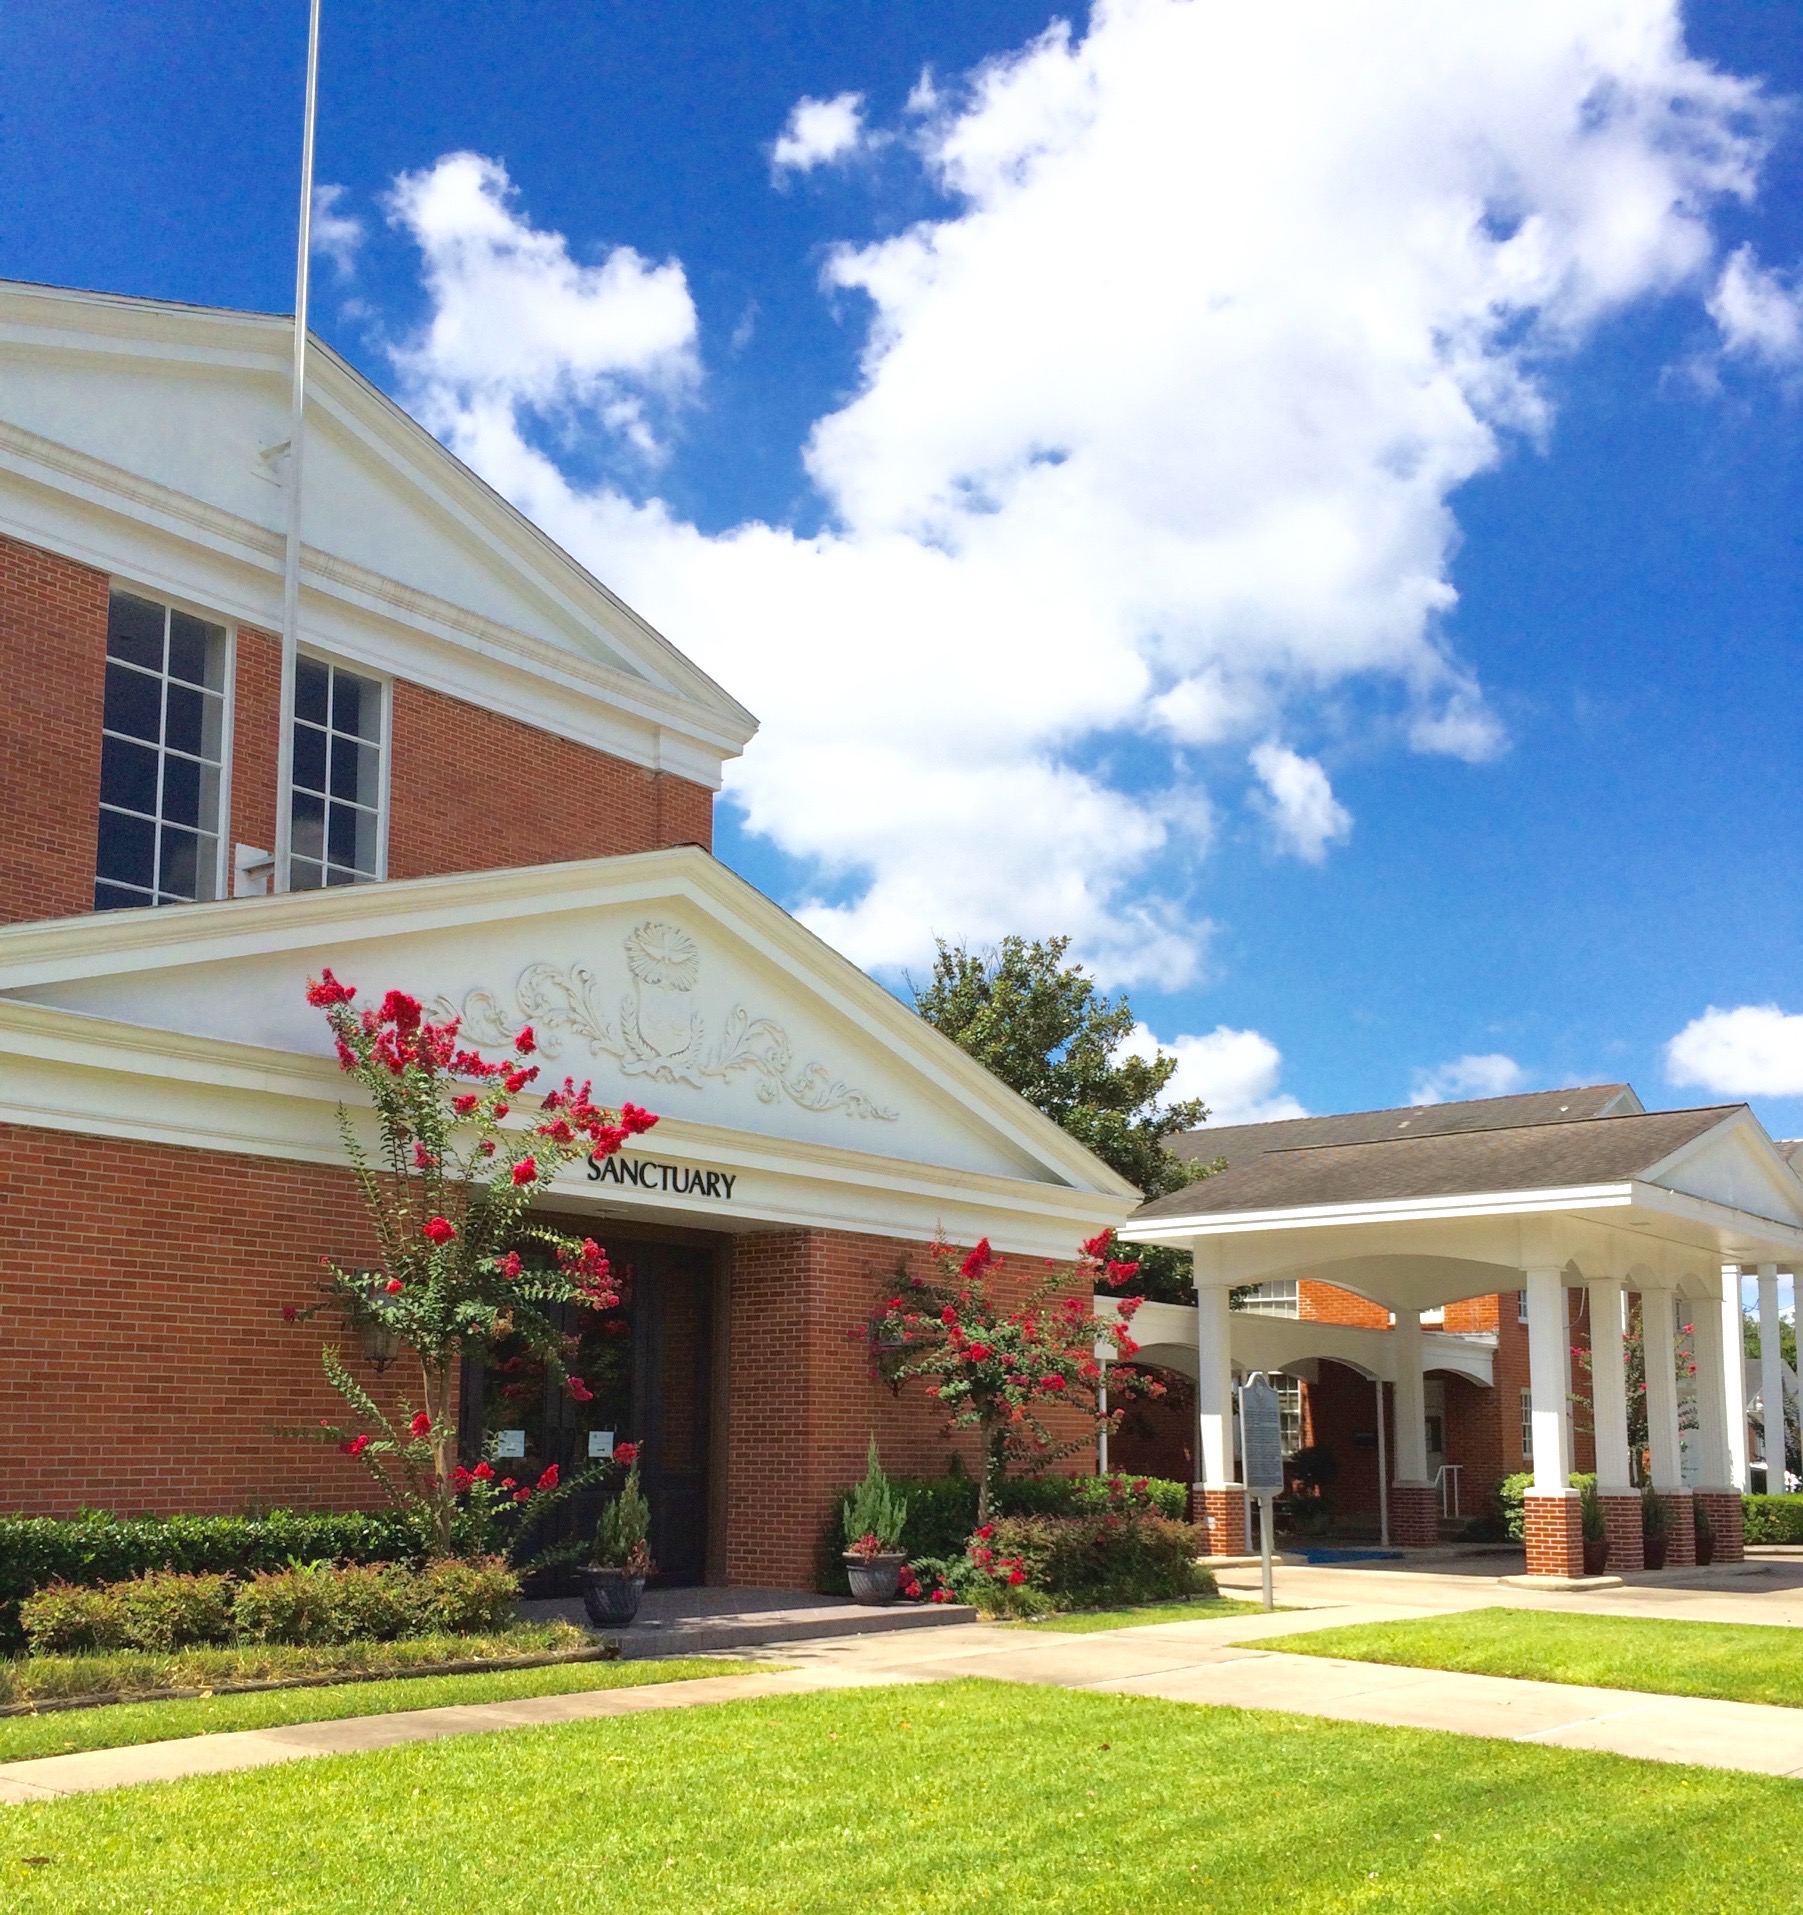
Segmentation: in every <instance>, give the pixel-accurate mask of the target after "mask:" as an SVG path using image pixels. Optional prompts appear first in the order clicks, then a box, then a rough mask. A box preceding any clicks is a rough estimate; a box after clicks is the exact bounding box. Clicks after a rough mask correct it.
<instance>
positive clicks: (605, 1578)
mask: <svg viewBox="0 0 1803 1915" xmlns="http://www.w3.org/2000/svg"><path fill="white" fill-rule="evenodd" d="M644 1593H645V1579H644V1577H643V1576H639V1575H635V1574H634V1573H633V1572H632V1571H631V1570H629V1569H595V1568H592V1567H591V1568H586V1569H584V1570H583V1572H582V1606H583V1608H584V1609H586V1610H587V1611H588V1619H589V1621H590V1622H592V1623H593V1624H594V1625H595V1627H596V1628H597V1629H624V1628H625V1627H626V1626H627V1624H628V1623H630V1622H631V1621H632V1619H633V1617H634V1616H636V1615H637V1614H638V1613H639V1598H640V1597H641V1596H643V1595H644Z"/></svg>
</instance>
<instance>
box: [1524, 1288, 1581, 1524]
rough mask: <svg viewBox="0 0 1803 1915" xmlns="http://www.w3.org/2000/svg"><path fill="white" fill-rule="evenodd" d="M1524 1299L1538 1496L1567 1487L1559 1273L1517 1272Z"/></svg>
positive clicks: (1564, 1324)
mask: <svg viewBox="0 0 1803 1915" xmlns="http://www.w3.org/2000/svg"><path fill="white" fill-rule="evenodd" d="M1522 1278H1523V1281H1522V1288H1523V1289H1524V1290H1525V1291H1526V1292H1527V1298H1528V1388H1529V1390H1530V1391H1531V1392H1532V1395H1533V1405H1534V1407H1533V1423H1534V1488H1535V1489H1536V1490H1537V1491H1538V1492H1540V1493H1541V1494H1542V1495H1548V1494H1551V1493H1552V1492H1554V1491H1563V1490H1566V1489H1568V1488H1569V1487H1570V1481H1569V1479H1570V1476H1571V1405H1570V1403H1569V1401H1568V1398H1569V1396H1570V1394H1571V1345H1570V1342H1569V1341H1568V1339H1569V1338H1570V1336H1571V1324H1570V1322H1569V1320H1568V1318H1567V1316H1566V1313H1565V1274H1564V1272H1563V1271H1562V1270H1559V1269H1557V1268H1553V1269H1540V1270H1527V1271H1524V1272H1523V1273H1522Z"/></svg>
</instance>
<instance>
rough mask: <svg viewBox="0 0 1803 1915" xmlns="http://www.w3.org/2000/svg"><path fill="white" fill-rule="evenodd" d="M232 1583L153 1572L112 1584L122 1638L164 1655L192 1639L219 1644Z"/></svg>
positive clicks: (227, 1629)
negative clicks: (122, 1622)
mask: <svg viewBox="0 0 1803 1915" xmlns="http://www.w3.org/2000/svg"><path fill="white" fill-rule="evenodd" d="M232 1587H233V1585H232V1581H231V1578H230V1577H228V1576H216V1575H213V1574H210V1573H203V1574H201V1575H198V1576H182V1575H170V1574H168V1573H167V1572H164V1571H154V1570H153V1571H152V1572H151V1573H150V1574H149V1575H148V1576H134V1577H133V1578H132V1580H131V1581H130V1582H128V1583H115V1584H114V1585H113V1587H112V1589H111V1590H110V1591H109V1592H108V1593H109V1594H111V1595H114V1596H116V1597H118V1599H119V1607H120V1608H121V1609H122V1610H123V1611H124V1615H125V1642H126V1646H127V1647H128V1648H131V1649H148V1650H150V1651H151V1652H152V1653H153V1654H161V1655H167V1654H168V1652H169V1651H170V1650H171V1649H183V1648H186V1647H187V1645H188V1644H189V1643H193V1642H224V1641H226V1640H227V1639H228V1638H229V1636H230V1634H231V1627H232Z"/></svg>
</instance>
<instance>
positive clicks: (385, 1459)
mask: <svg viewBox="0 0 1803 1915" xmlns="http://www.w3.org/2000/svg"><path fill="white" fill-rule="evenodd" d="M356 995H357V993H356V990H355V988H354V987H353V986H350V985H346V984H341V983H339V981H338V980H337V979H336V978H335V977H334V976H333V975H332V973H331V972H330V971H329V970H328V971H325V972H323V973H322V974H321V976H320V977H318V978H317V979H313V980H311V981H309V983H308V985H307V1002H308V1003H309V1004H311V1005H313V1006H314V1007H315V1008H316V1009H318V1010H321V1011H323V1012H324V1013H325V1016H326V1019H327V1022H328V1023H329V1024H330V1026H331V1029H332V1036H333V1039H334V1041H335V1044H336V1047H337V1052H338V1062H339V1066H340V1068H341V1069H342V1070H343V1071H344V1073H345V1075H346V1076H348V1077H350V1078H352V1079H353V1080H354V1081H355V1082H356V1083H357V1084H358V1085H359V1086H360V1087H361V1089H362V1090H363V1091H364V1092H365V1093H366V1094H367V1096H368V1098H369V1101H370V1104H371V1105H372V1106H373V1108H374V1113H375V1120H376V1129H377V1132H378V1136H379V1142H378V1144H377V1147H376V1149H375V1151H374V1152H373V1153H372V1152H370V1151H369V1150H367V1149H366V1148H365V1147H364V1143H363V1140H362V1137H361V1136H360V1134H359V1131H358V1127H357V1124H356V1123H355V1121H354V1120H353V1118H352V1116H351V1114H350V1112H349V1111H347V1110H346V1109H345V1107H344V1106H343V1105H340V1106H339V1110H338V1126H339V1130H340V1133H341V1134H342V1136H343V1138H344V1145H345V1150H346V1152H347V1154H348V1155H349V1157H350V1160H351V1167H352V1169H353V1171H354V1173H355V1175H356V1179H357V1183H358V1186H359V1188H360V1189H361V1191H362V1194H363V1202H364V1206H365V1208H366V1210H367V1211H368V1214H369V1221H370V1227H371V1230H372V1232H373V1234H374V1237H375V1241H376V1245H377V1248H378V1251H379V1255H380V1267H379V1268H376V1269H358V1270H347V1269H344V1268H342V1267H341V1266H339V1265H338V1264H335V1263H333V1262H332V1261H331V1260H330V1259H329V1258H325V1257H322V1258H321V1259H320V1265H321V1269H322V1272H323V1277H322V1282H321V1286H320V1287H321V1290H322V1292H323V1295H322V1297H321V1300H320V1301H319V1302H317V1303H314V1304H310V1305H308V1306H306V1307H304V1308H301V1307H294V1306H291V1307H290V1308H288V1309H287V1310H285V1311H284V1312H283V1314H284V1316H286V1317H287V1318H288V1319H289V1320H290V1321H294V1320H297V1319H302V1318H308V1317H312V1316H314V1315H317V1314H318V1313H319V1312H321V1311H327V1312H330V1313H332V1314H335V1315H336V1316H338V1317H339V1318H340V1320H341V1321H342V1322H344V1323H345V1324H346V1325H347V1326H348V1327H350V1328H351V1329H354V1330H359V1331H361V1330H366V1329H373V1330H376V1331H379V1332H383V1333H386V1335H387V1336H388V1337H390V1338H392V1339H393V1340H394V1342H395V1343H396V1344H397V1345H398V1346H400V1347H401V1348H403V1349H405V1350H406V1351H408V1352H409V1353H410V1354H411V1356H412V1357H413V1359H414V1362H415V1363H416V1364H417V1366H418V1374H419V1387H420V1393H421V1395H420V1401H419V1403H418V1405H417V1406H413V1405H403V1408H402V1414H401V1421H400V1423H399V1424H398V1425H397V1424H396V1423H395V1422H392V1421H391V1420H390V1419H389V1418H388V1417H387V1416H385V1415H384V1414H383V1412H382V1411H381V1410H380V1408H379V1407H378V1406H377V1405H376V1404H375V1402H374V1401H373V1400H372V1399H371V1397H370V1396H369V1393H368V1392H367V1391H365V1390H364V1389H362V1388H361V1387H360V1386H359V1385H358V1384H357V1383H356V1382H355V1380H354V1379H353V1378H352V1377H351V1376H350V1374H349V1372H348V1371H347V1370H346V1369H345V1366H344V1364H343V1363H342V1361H341V1360H340V1359H339V1357H338V1355H337V1353H336V1351H334V1350H333V1349H332V1348H331V1347H330V1346H329V1345H328V1346H327V1347H326V1348H325V1350H324V1352H323V1359H324V1363H325V1368H326V1373H327V1375H328V1376H329V1377H330V1378H331V1380H332V1382H333V1384H334V1386H335V1387H336V1388H337V1389H338V1391H339V1393H340V1394H341V1395H342V1396H343V1397H344V1398H345V1400H346V1402H347V1403H348V1404H349V1406H350V1409H351V1412H352V1416H353V1419H354V1425H353V1427H351V1428H348V1429H344V1428H339V1427H337V1426H334V1425H331V1424H322V1425H321V1430H322V1432H323V1435H324V1436H325V1437H326V1438H329V1439H335V1440H337V1441H338V1443H339V1445H340V1447H341V1448H343V1449H344V1450H345V1451H346V1453H347V1454H349V1455H352V1456H356V1457H359V1458H361V1459H362V1460H363V1462H364V1463H365V1465H366V1466H367V1467H368V1468H369V1469H370V1470H371V1471H372V1473H373V1474H374V1475H375V1476H376V1478H377V1480H378V1481H379V1482H381V1483H382V1485H383V1487H384V1489H385V1490H386V1491H387V1492H388V1493H389V1494H390V1495H391V1496H393V1497H394V1498H395V1499H396V1500H397V1501H399V1502H401V1503H403V1504H406V1505H409V1506H411V1507H414V1508H416V1509H417V1510H419V1511H420V1513H421V1515H422V1518H423V1519H424V1523H425V1526H426V1527H427V1529H428V1531H429V1541H430V1543H431V1544H432V1546H433V1547H435V1548H437V1549H438V1550H440V1551H444V1550H449V1549H450V1548H452V1546H453V1542H454V1539H455V1537H456V1536H457V1535H458V1533H459V1530H460V1527H461V1529H462V1530H464V1531H473V1532H477V1534H476V1536H475V1540H476V1541H478V1542H479V1543H483V1544H487V1545H489V1546H492V1540H493V1533H494V1529H495V1522H496V1518H497V1517H498V1516H499V1515H501V1514H504V1513H506V1511H507V1509H508V1508H509V1507H510V1506H511V1507H513V1508H516V1509H517V1508H518V1506H521V1505H525V1504H528V1503H531V1502H533V1501H534V1499H535V1498H537V1499H543V1498H546V1497H549V1496H551V1495H553V1494H558V1495H563V1494H567V1493H568V1492H569V1490H570V1489H572V1488H573V1487H575V1483H576V1479H571V1480H570V1481H569V1482H567V1483H564V1484H562V1485H561V1486H560V1484H559V1482H558V1475H557V1470H556V1466H555V1465H553V1466H552V1467H551V1468H549V1469H547V1470H546V1471H545V1473H544V1475H543V1476H541V1477H540V1478H539V1480H538V1482H537V1483H535V1484H534V1485H532V1486H530V1487H527V1486H523V1485H518V1484H514V1483H512V1482H510V1481H507V1480H505V1479H502V1478H498V1477H497V1476H496V1474H495V1472H494V1469H493V1467H492V1465H491V1464H490V1463H488V1462H487V1461H486V1460H484V1461H481V1462H479V1463H478V1464H477V1465H476V1467H475V1469H474V1470H466V1469H464V1468H462V1467H461V1466H460V1465H459V1463H458V1460H457V1414H456V1404H455V1402H454V1400H453V1388H454V1385H455V1381H456V1377H457V1370H458V1364H459V1362H460V1360H463V1359H468V1360H471V1361H477V1362H479V1361H481V1360H482V1359H483V1357H484V1356H485V1355H486V1353H487V1352H488V1350H489V1349H490V1348H491V1347H492V1346H493V1345H495V1344H496V1343H499V1342H500V1341H501V1340H502V1339H504V1338H509V1337H517V1338H518V1339H519V1340H520V1341H521V1343H523V1344H524V1345H525V1346H526V1348H527V1349H528V1350H530V1351H531V1352H532V1354H533V1355H535V1356H536V1357H538V1358H539V1359H540V1360H542V1362H543V1363H544V1364H545V1366H546V1368H547V1369H548V1371H549V1372H550V1374H551V1375H552V1376H553V1377H555V1378H556V1379H557V1381H558V1382H559V1383H560V1384H561V1385H562V1387H563V1388H564V1389H565V1390H567V1391H568V1392H569V1393H570V1395H571V1396H573V1397H575V1398H576V1399H578V1400H579V1401H585V1400H587V1399H588V1398H589V1397H590V1396H591V1395H592V1394H593V1392H592V1391H591V1390H590V1389H589V1387H588V1385H587V1383H586V1382H585V1381H584V1379H583V1378H582V1377H580V1376H575V1375H572V1374H571V1373H570V1371H569V1368H568V1364H567V1356H568V1354H569V1352H570V1351H571V1349H572V1348H573V1346H574V1339H566V1336H565V1334H564V1331H563V1329H562V1326H561V1324H560V1322H559V1320H558V1314H557V1313H558V1311H559V1307H560V1306H563V1305H572V1304H573V1305H576V1306H578V1307H581V1308H585V1309H589V1310H597V1311H604V1310H611V1309H613V1308H615V1307H616V1306H617V1305H618V1303H619V1301H620V1297H619V1291H618V1288H617V1286H616V1284H615V1282H614V1278H613V1273H612V1271H611V1269H610V1268H609V1265H608V1261H607V1253H606V1252H605V1251H604V1250H603V1249H602V1248H601V1246H600V1245H599V1244H598V1243H596V1242H595V1241H594V1239H593V1238H588V1237H584V1238H576V1237H571V1236H567V1235H565V1234H563V1233H561V1232H559V1231H555V1230H551V1229H548V1228H546V1227H544V1226H542V1225H539V1226H532V1225H529V1224H528V1222H527V1216H528V1212H529V1211H530V1209H531V1205H532V1201H533V1199H534V1197H535V1196H536V1195H537V1193H538V1191H539V1188H540V1186H541V1185H543V1184H546V1183H549V1182H550V1181H551V1179H552V1178H554V1177H555V1176H556V1175H557V1173H558V1172H559V1171H560V1170H562V1169H563V1168H564V1166H565V1165H566V1164H569V1163H571V1162H573V1161H575V1160H576V1159H577V1158H579V1157H585V1156H594V1157H609V1156H612V1155H614V1154H615V1153H616V1152H617V1151H618V1150H619V1149H620V1148H621V1146H622V1145H623V1144H624V1143H625V1142H626V1140H627V1139H628V1138H629V1137H634V1136H638V1135H640V1134H642V1133H643V1132H645V1131H647V1130H649V1129H650V1128H651V1127H652V1125H653V1124H655V1123H656V1122H657V1119H656V1117H654V1116H653V1115H652V1114H651V1113H650V1112H649V1111H645V1110H641V1109H639V1108H638V1107H637V1106H636V1105H633V1104H625V1105H623V1106H622V1107H621V1109H620V1113H619V1116H618V1117H617V1118H615V1117H613V1116H610V1115H609V1113H608V1112H607V1111H605V1110H603V1109H601V1108H600V1107H599V1106H598V1105H597V1104H596V1103H595V1102H594V1101H593V1099H592V1097H591V1096H590V1089H591V1086H590V1085H588V1084H586V1083H584V1084H580V1085H578V1084H577V1083H576V1082H575V1081H574V1080H573V1079H570V1078H566V1079H565V1080H564V1082H563V1084H562V1085H561V1086H560V1087H557V1088H554V1089H551V1090H547V1091H546V1092H544V1094H543V1095H542V1096H540V1097H538V1098H537V1099H536V1108H535V1109H528V1108H525V1107H522V1108H521V1109H520V1110H518V1111H517V1112H516V1110H515V1103H516V1101H517V1100H520V1099H522V1098H524V1097H526V1096H527V1095H528V1087H529V1086H530V1085H531V1084H533V1083H534V1082H535V1080H536V1079H537V1077H538V1075H539V1067H538V1066H537V1065H536V1064H532V1063H529V1062H527V1061H526V1060H527V1058H528V1057H529V1055H530V1054H531V1053H532V1052H533V1051H534V1050H535V1049H536V1048H537V1046H536V1042H535V1039H534V1037H533V1033H532V1028H531V1026H530V1025H528V1026H527V1027H526V1028H525V1029H523V1030H522V1031H520V1032H519V1034H518V1035H517V1036H516V1037H515V1038H514V1040H513V1044H512V1046H511V1049H510V1054H509V1055H508V1056H507V1057H506V1058H503V1059H498V1060H497V1059H489V1058H485V1057H483V1056H481V1055H480V1053H478V1052H477V1051H475V1050H472V1049H470V1048H469V1047H468V1046H466V1045H463V1044H461V1043H460V1042H459V1039H458V1020H457V1019H456V1018H450V1019H448V1020H446V1021H445V1022H443V1023H433V1022H431V1021H430V1020H429V1019H427V1018H426V1016H425V1014H424V1012H423V1011H422V1009H421V1007H420V1004H419V1002H418V1000H417V999H415V998H411V997H409V996H407V994H406V993H405V992H403V991H392V990H391V991H390V992H388V994H387V995H386V996H385V997H384V998H383V999H382V1000H381V1002H380V1004H378V1005H372V1006H370V1007H368V1008H366V1009H364V1010H361V1011H359V1010H358V1009H356V1008H355V1005H354V1002H353V1000H354V999H355V997H356ZM509 1118H512V1119H513V1120H514V1121H513V1122H512V1123H509V1121H508V1120H509ZM584 1480H586V1479H584ZM460 1499H461V1500H460ZM540 1507H542V1501H541V1503H540ZM534 1513H536V1510H535V1511H534Z"/></svg>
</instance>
